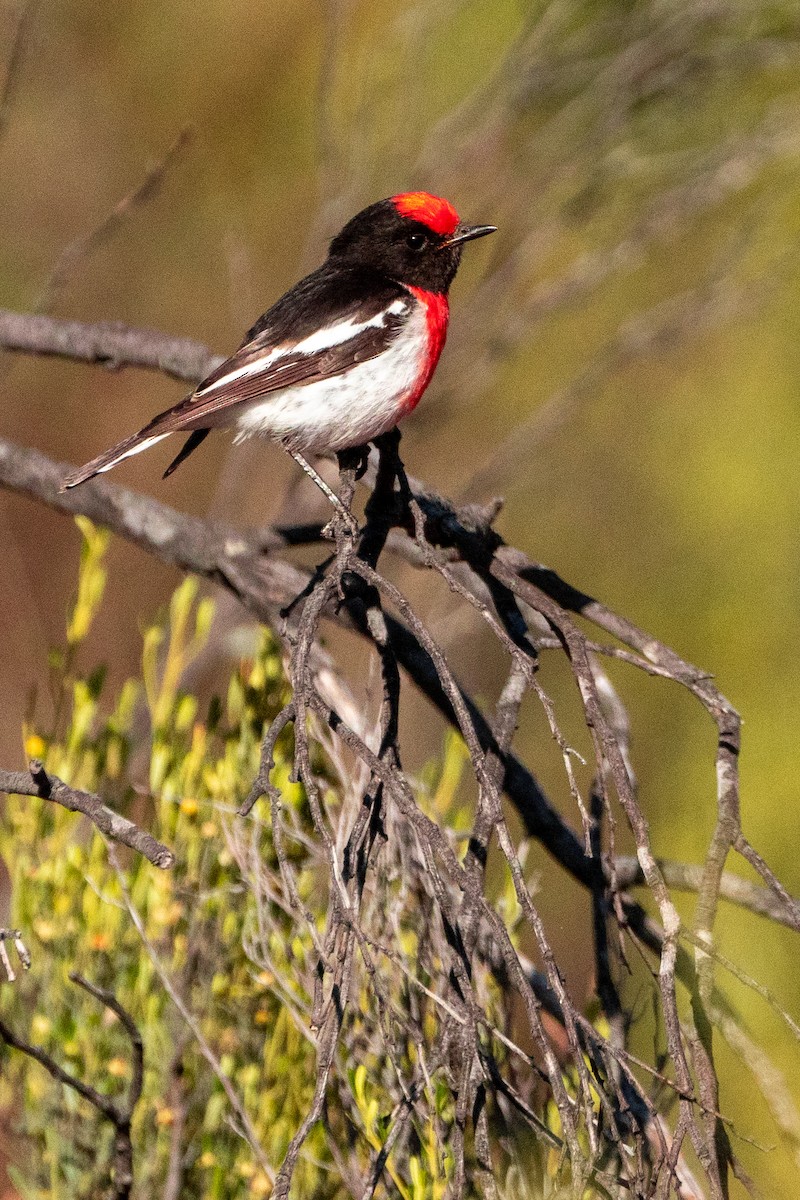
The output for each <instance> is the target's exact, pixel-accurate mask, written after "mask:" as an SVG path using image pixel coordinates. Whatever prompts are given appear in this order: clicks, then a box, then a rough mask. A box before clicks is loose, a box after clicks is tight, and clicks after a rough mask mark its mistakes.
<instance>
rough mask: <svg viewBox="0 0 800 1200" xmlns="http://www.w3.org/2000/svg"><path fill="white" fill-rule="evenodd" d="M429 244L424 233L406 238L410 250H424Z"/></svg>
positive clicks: (411, 234) (412, 234) (413, 234)
mask: <svg viewBox="0 0 800 1200" xmlns="http://www.w3.org/2000/svg"><path fill="white" fill-rule="evenodd" d="M427 244H428V239H427V238H426V237H425V234H424V233H410V234H409V235H408V237H407V238H406V245H407V246H408V248H409V250H424V249H425V247H426V246H427Z"/></svg>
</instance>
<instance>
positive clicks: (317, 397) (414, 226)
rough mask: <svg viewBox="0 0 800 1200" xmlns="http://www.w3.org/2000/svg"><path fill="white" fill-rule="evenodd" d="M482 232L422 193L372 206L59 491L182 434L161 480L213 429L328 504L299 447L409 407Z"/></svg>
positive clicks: (359, 429) (368, 436)
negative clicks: (226, 351)
mask: <svg viewBox="0 0 800 1200" xmlns="http://www.w3.org/2000/svg"><path fill="white" fill-rule="evenodd" d="M494 232H496V226H494V225H467V224H464V223H463V222H462V221H461V218H460V217H459V215H458V213H457V212H456V210H455V208H454V207H453V205H452V204H451V203H450V202H449V201H448V200H444V199H442V197H440V196H434V195H432V194H431V193H429V192H423V191H417V192H401V193H399V194H398V195H395V196H390V197H388V198H386V199H384V200H379V201H377V202H376V203H374V204H370V205H369V207H367V208H365V209H363V210H362V211H361V212H359V213H357V214H356V215H355V216H354V217H352V218H351V220H349V221H348V222H347V224H346V225H345V226H344V228H343V229H342V230H341V232H340V233H338V234H337V235H336V237H334V238H333V240H332V241H331V243H330V247H329V252H328V257H327V259H326V260H325V262H324V263H323V264H322V266H320V267H318V268H317V269H316V270H315V271H312V272H311V274H310V275H307V276H306V277H305V278H303V279H301V280H300V281H299V282H298V283H296V284H295V285H294V286H293V287H292V288H290V289H289V291H288V292H286V293H285V294H284V295H283V296H281V298H280V299H279V300H278V301H276V303H275V304H273V305H272V307H271V308H269V309H267V311H266V312H265V313H264V314H263V315H262V316H261V317H259V318H258V320H257V321H256V322H255V324H254V325H253V326H252V328H251V329H249V330H248V332H247V334H246V335H245V338H244V340H243V341H242V343H241V345H240V346H239V348H238V350H236V351H235V352H234V353H233V354H232V355H231V356H230V357H229V358H227V359H225V361H224V362H223V363H221V365H220V366H218V367H216V368H215V369H214V370H213V371H212V372H211V373H210V374H209V375H207V376H206V378H205V379H203V380H202V382H201V383H200V384H199V385H198V386H197V388H196V389H195V390H194V391H193V392H192V393H191V394H190V395H188V396H187V397H186V398H185V399H183V400H181V401H180V402H179V403H178V404H176V405H174V406H173V407H172V408H168V409H167V410H166V411H165V412H162V413H159V414H158V416H156V417H154V418H153V420H152V421H150V422H149V424H147V425H145V426H144V428H143V429H141V430H139V432H138V433H134V434H133V435H132V436H130V437H127V438H125V439H124V441H121V442H119V443H118V444H117V445H116V446H113V447H112V448H111V449H110V450H106V451H104V452H103V453H102V454H99V455H98V456H97V457H96V458H93V459H92V460H91V462H88V463H86V465H85V466H83V467H80V468H79V469H78V470H75V471H72V472H70V473H69V474H68V475H67V476H66V477H65V478H64V480H63V483H62V485H61V491H66V490H67V489H69V488H74V487H77V486H78V485H79V484H81V483H84V482H85V481H86V480H88V479H91V478H92V477H93V476H95V475H100V474H103V473H105V472H106V471H110V470H111V469H112V468H113V467H116V466H117V465H118V464H119V463H121V462H124V461H125V460H126V459H128V458H131V457H133V455H135V454H140V453H141V452H142V451H144V450H148V449H150V447H151V446H154V445H156V443H158V442H161V441H163V440H164V439H165V438H168V437H171V436H172V435H173V434H176V433H177V434H180V433H188V435H189V436H188V438H187V440H186V442H185V443H184V445H183V447H182V448H181V450H180V452H179V453H178V454H177V455H176V457H175V458H174V459H173V460H172V462H171V463H170V465H169V466H168V467H167V469H166V471H165V472H164V478H165V479H166V477H167V476H168V475H171V474H172V472H173V471H174V470H175V469H176V468H177V467H178V466H180V464H181V463H183V462H184V461H185V460H186V459H187V458H188V456H189V455H190V454H192V453H193V452H194V451H195V450H196V449H197V448H198V446H200V444H201V443H202V442H203V441H204V440H205V439H206V437H207V436H208V434H209V433H210V432H211V430H212V429H217V428H233V430H234V432H235V441H236V442H240V441H242V440H244V439H245V438H248V437H251V436H252V435H256V434H257V435H261V436H263V437H266V438H267V439H269V440H271V441H273V442H276V443H279V444H280V445H281V446H282V447H283V448H284V449H285V450H286V451H287V452H288V453H289V454H290V455H291V456H292V457H293V458H294V459H295V460H296V461H297V462H298V464H299V465H300V466H302V467H303V469H304V470H305V471H306V472H307V473H308V474H309V475H310V476H311V477H312V478H313V479H314V480H315V482H316V483H317V484H318V485H319V486H320V487H321V488H322V490H323V491H324V492H325V493H326V495H327V496H328V498H329V499H330V500H331V502H332V503H333V504H334V505H336V506H337V507H338V502H337V498H336V497H335V495H334V493H332V492H331V490H330V489H329V488H328V486H327V484H325V483H324V481H323V480H322V479H321V477H320V476H319V475H318V474H317V472H316V471H315V470H314V468H313V467H311V465H310V464H309V463H308V461H307V459H306V457H305V456H306V455H308V454H310V455H323V454H331V453H339V452H342V451H345V450H350V449H355V448H356V447H362V446H365V445H367V444H368V443H369V442H371V441H373V440H374V439H375V438H378V437H380V435H381V434H384V433H388V431H389V430H391V429H393V428H394V427H395V426H396V425H397V424H398V422H399V421H400V420H401V419H402V418H403V417H405V416H406V415H407V414H408V413H410V412H411V411H412V410H413V409H414V408H415V407H416V405H417V403H418V402H419V400H420V397H421V396H422V394H423V392H424V391H425V389H426V388H427V386H428V384H429V383H430V381H431V377H432V375H433V372H434V370H435V368H436V364H437V363H438V361H439V356H440V354H441V352H442V348H443V346H444V343H445V338H446V336H447V326H448V321H449V315H450V310H449V303H448V291H449V288H450V285H451V283H452V282H453V279H454V277H455V274H456V271H457V270H458V267H459V263H460V261H461V252H462V249H463V247H464V245H465V243H466V242H469V241H472V240H474V239H476V238H481V237H485V236H486V235H487V234H490V233H494Z"/></svg>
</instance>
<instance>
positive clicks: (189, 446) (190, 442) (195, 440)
mask: <svg viewBox="0 0 800 1200" xmlns="http://www.w3.org/2000/svg"><path fill="white" fill-rule="evenodd" d="M210 433H211V430H210V429H195V431H194V432H193V433H190V434H189V436H188V438H187V439H186V441H185V442H184V444H183V449H182V450H181V452H180V454H176V456H175V458H173V460H172V462H171V463H170V464H169V466H168V467H167V469H166V471H165V472H164V475H163V478H164V479H166V478H167V476H168V475H171V474H172V472H173V471H176V470H177V469H178V467H179V466H180V465H181V463H182V462H183V460H184V459H186V458H188V457H189V455H190V454H191V453H192V452H193V451H194V450H196V449H197V447H198V446H199V445H201V443H202V442H204V441H205V440H206V438H207V437H208V435H209V434H210Z"/></svg>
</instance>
